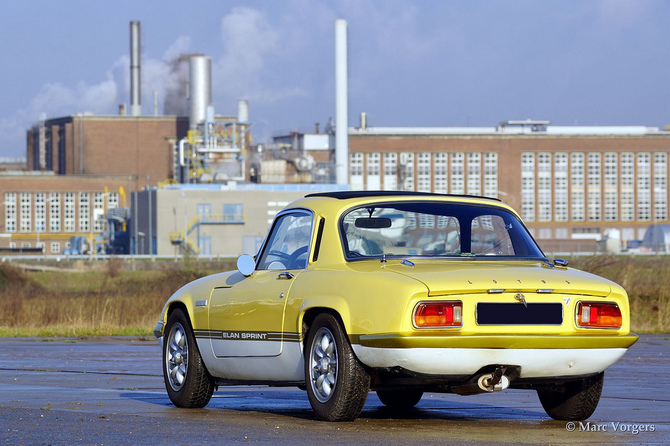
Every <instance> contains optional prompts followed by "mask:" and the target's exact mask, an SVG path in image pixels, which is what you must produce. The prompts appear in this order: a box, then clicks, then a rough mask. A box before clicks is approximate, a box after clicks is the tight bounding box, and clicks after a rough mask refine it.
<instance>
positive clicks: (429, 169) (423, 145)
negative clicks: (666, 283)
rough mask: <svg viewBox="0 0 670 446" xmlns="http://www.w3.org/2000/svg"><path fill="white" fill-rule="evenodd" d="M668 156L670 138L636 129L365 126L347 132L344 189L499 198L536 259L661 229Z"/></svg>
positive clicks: (515, 124)
mask: <svg viewBox="0 0 670 446" xmlns="http://www.w3.org/2000/svg"><path fill="white" fill-rule="evenodd" d="M669 152H670V132H668V131H660V130H659V129H658V128H653V127H642V126H639V127H638V126H627V127H578V126H574V127H572V126H571V127H557V126H551V125H550V124H549V123H548V122H546V121H508V122H506V123H502V124H501V125H500V126H498V127H490V128H484V127H482V128H472V127H465V128H455V127H449V128H388V127H366V128H357V129H350V131H349V183H350V185H351V187H352V189H367V190H375V189H382V190H396V189H400V190H403V189H404V190H415V191H424V192H438V193H450V194H468V195H485V196H490V197H496V198H500V199H502V200H503V201H505V202H506V203H508V204H510V205H511V206H513V207H514V208H515V209H517V210H518V211H519V212H520V213H521V214H522V216H523V218H524V220H525V222H526V223H527V225H528V227H529V229H530V230H531V232H532V233H533V234H534V236H535V238H536V239H537V240H538V242H539V243H540V245H541V246H542V247H543V249H545V250H546V251H549V252H556V251H593V250H594V249H595V241H596V240H599V239H601V238H602V237H603V236H605V235H606V234H608V233H610V234H618V235H619V237H620V239H621V241H622V242H624V243H623V244H624V246H625V242H627V241H629V240H640V239H642V238H643V236H644V232H645V231H646V229H647V228H648V227H649V225H651V224H653V223H668V180H667V178H668V173H669V171H668V153H669ZM613 229H614V230H618V233H617V232H612V230H613Z"/></svg>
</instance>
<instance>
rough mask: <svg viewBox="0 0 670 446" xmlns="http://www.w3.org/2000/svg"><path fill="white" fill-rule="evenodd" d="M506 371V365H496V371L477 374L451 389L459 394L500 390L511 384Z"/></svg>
mask: <svg viewBox="0 0 670 446" xmlns="http://www.w3.org/2000/svg"><path fill="white" fill-rule="evenodd" d="M506 371H507V368H506V367H496V369H495V371H494V372H492V373H484V374H483V375H479V376H476V377H474V378H472V379H471V380H470V381H468V382H467V383H465V384H462V385H460V386H455V387H453V388H452V389H451V391H452V392H454V393H457V394H459V395H475V394H477V393H493V392H500V391H502V390H505V389H507V388H508V387H509V384H510V379H509V377H507V376H506V375H505V372H506Z"/></svg>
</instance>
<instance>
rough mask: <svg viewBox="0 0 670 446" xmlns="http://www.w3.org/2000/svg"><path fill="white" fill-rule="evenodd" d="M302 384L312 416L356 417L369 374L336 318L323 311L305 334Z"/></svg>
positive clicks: (363, 400)
mask: <svg viewBox="0 0 670 446" xmlns="http://www.w3.org/2000/svg"><path fill="white" fill-rule="evenodd" d="M321 346H324V348H325V350H324V348H322V347H321ZM305 385H306V387H307V396H308V397H309V403H310V404H311V406H312V409H314V412H315V413H316V416H317V417H318V418H319V419H321V420H326V421H352V420H354V419H356V417H358V415H360V413H361V411H362V410H363V406H364V405H365V400H366V399H367V397H368V392H369V391H370V375H368V373H367V371H366V370H365V368H364V367H363V365H362V364H361V363H360V361H359V360H358V358H356V355H354V352H353V350H352V349H351V345H350V344H349V339H348V338H347V336H346V334H345V332H344V330H343V329H342V327H341V326H340V323H339V322H338V320H337V319H336V318H335V317H334V316H332V315H330V314H327V313H324V314H320V315H318V316H317V317H316V319H314V322H313V323H312V325H311V326H310V328H309V332H308V334H307V342H306V344H305Z"/></svg>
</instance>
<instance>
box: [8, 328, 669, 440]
mask: <svg viewBox="0 0 670 446" xmlns="http://www.w3.org/2000/svg"><path fill="white" fill-rule="evenodd" d="M165 443H168V444H175V445H182V444H185V445H186V444H188V445H196V444H198V445H199V444H233V443H241V444H245V443H249V444H268V445H269V444H271V445H291V446H296V445H302V444H309V445H315V444H357V445H359V444H387V445H412V444H421V445H432V444H450V443H452V444H482V443H484V444H486V443H488V444H500V443H512V444H575V443H607V444H612V443H619V444H631V443H634V444H668V443H670V335H644V336H641V339H640V340H639V341H638V342H637V343H636V344H635V345H634V346H633V347H632V348H631V349H630V350H629V351H628V352H627V353H626V355H625V356H624V357H623V358H622V359H621V360H620V361H619V362H618V363H617V364H615V365H614V366H612V367H611V368H610V369H608V371H607V372H606V373H605V387H604V389H603V396H602V398H601V401H600V404H599V406H598V408H597V409H596V412H595V413H594V415H593V416H592V417H591V418H590V419H589V420H588V421H587V422H582V423H573V424H571V423H566V422H564V421H554V420H551V419H549V418H548V417H547V416H546V414H545V412H544V410H543V409H542V407H541V405H540V403H539V401H538V399H537V395H536V393H535V392H533V391H523V390H507V391H504V392H499V393H495V394H487V395H474V396H467V397H466V396H459V395H453V394H426V395H424V397H423V399H422V400H421V402H420V403H419V404H418V406H417V407H416V408H414V409H412V410H410V411H405V412H393V411H390V410H388V409H387V408H386V407H384V406H383V405H382V404H381V402H380V401H379V399H377V397H376V395H375V394H374V393H370V395H369V398H368V401H367V404H366V405H365V408H364V410H363V413H362V414H361V416H360V417H359V418H358V419H357V420H356V421H354V422H351V423H328V422H322V421H317V420H315V418H314V416H313V414H312V411H311V408H310V405H309V402H308V401H307V395H306V393H305V392H302V391H300V390H299V389H297V388H271V387H262V386H252V387H244V386H240V387H221V388H219V390H218V391H217V392H215V394H214V397H213V398H212V401H211V402H210V403H209V405H208V406H207V407H206V408H204V409H197V410H194V409H178V408H176V407H174V406H173V405H172V404H171V403H170V400H169V399H168V397H167V393H166V391H165V388H164V385H163V378H162V374H161V352H160V347H159V346H158V343H157V342H156V341H155V339H146V340H142V339H138V338H129V337H113V338H88V339H77V338H58V339H42V338H0V444H9V445H19V444H53V445H61V444H62V445H65V444H67V445H70V444H99V445H102V444H104V445H117V444H165Z"/></svg>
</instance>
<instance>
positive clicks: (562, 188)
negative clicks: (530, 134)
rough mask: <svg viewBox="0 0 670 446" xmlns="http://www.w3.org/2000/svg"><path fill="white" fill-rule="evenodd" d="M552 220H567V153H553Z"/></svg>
mask: <svg viewBox="0 0 670 446" xmlns="http://www.w3.org/2000/svg"><path fill="white" fill-rule="evenodd" d="M554 220H555V221H568V154H567V153H556V154H555V155H554ZM557 238H558V237H557Z"/></svg>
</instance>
